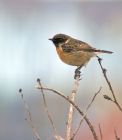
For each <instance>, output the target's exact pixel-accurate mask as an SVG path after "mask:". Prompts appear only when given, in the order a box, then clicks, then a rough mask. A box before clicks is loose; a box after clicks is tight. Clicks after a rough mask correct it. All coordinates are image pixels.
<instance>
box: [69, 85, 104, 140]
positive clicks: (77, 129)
mask: <svg viewBox="0 0 122 140" xmlns="http://www.w3.org/2000/svg"><path fill="white" fill-rule="evenodd" d="M101 89H102V87H100V88H99V90H98V91H97V92H96V93H95V95H94V96H93V98H92V100H91V102H90V103H89V105H88V106H87V108H86V111H85V113H84V116H86V114H87V112H88V110H89V108H90V107H91V105H92V103H93V102H94V100H95V98H96V96H97V95H98V94H99V93H100V91H101ZM83 120H84V118H82V119H81V120H80V123H79V124H78V127H77V128H76V130H75V132H74V133H73V135H72V138H71V139H74V137H75V136H76V135H77V133H78V131H79V129H80V126H81V124H82V122H83Z"/></svg>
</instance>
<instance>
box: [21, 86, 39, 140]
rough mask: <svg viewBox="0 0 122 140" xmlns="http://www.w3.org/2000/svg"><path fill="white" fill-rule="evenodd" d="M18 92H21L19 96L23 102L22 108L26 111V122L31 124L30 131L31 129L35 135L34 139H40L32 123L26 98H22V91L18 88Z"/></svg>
mask: <svg viewBox="0 0 122 140" xmlns="http://www.w3.org/2000/svg"><path fill="white" fill-rule="evenodd" d="M19 93H20V94H21V98H22V101H23V103H24V108H25V111H26V113H27V118H26V120H27V122H28V124H29V125H30V126H31V128H32V131H33V134H34V136H35V137H36V139H37V140H41V137H40V135H39V133H38V131H37V129H36V127H35V126H34V124H33V121H32V116H31V112H30V110H29V107H28V104H27V102H26V100H25V99H24V96H23V93H22V89H19Z"/></svg>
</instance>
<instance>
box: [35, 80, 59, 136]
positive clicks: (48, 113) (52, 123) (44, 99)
mask: <svg viewBox="0 0 122 140" xmlns="http://www.w3.org/2000/svg"><path fill="white" fill-rule="evenodd" d="M37 82H38V84H39V86H40V87H42V83H41V82H40V79H39V78H38V79H37ZM41 92H42V97H43V102H44V107H45V111H46V113H47V116H48V119H49V121H50V123H51V125H52V128H53V133H54V135H56V127H55V125H54V122H53V119H52V117H51V114H50V112H49V110H48V105H47V102H46V98H45V94H44V91H43V88H41Z"/></svg>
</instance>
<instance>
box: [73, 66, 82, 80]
mask: <svg viewBox="0 0 122 140" xmlns="http://www.w3.org/2000/svg"><path fill="white" fill-rule="evenodd" d="M81 68H82V65H81V66H79V67H78V68H77V69H76V70H75V75H74V79H77V78H78V79H79V80H81V79H80V77H81V71H80V70H81Z"/></svg>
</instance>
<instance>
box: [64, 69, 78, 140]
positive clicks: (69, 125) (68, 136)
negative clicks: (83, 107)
mask: <svg viewBox="0 0 122 140" xmlns="http://www.w3.org/2000/svg"><path fill="white" fill-rule="evenodd" d="M78 72H79V71H78ZM79 81H80V73H79V74H77V73H75V81H74V86H73V89H72V93H71V96H70V100H71V101H72V102H74V101H75V97H76V94H77V91H78V86H79ZM73 112H74V107H73V105H72V104H71V103H70V106H69V112H68V117H67V123H66V124H67V129H66V140H70V139H71V131H72V130H71V129H72V120H73Z"/></svg>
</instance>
